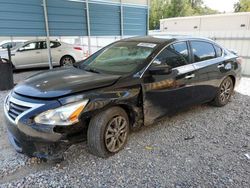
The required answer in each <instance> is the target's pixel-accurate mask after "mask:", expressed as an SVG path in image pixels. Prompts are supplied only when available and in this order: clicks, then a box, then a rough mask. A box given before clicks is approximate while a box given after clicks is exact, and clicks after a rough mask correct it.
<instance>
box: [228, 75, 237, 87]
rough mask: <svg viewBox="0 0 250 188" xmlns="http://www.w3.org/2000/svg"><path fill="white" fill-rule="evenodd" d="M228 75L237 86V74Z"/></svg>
mask: <svg viewBox="0 0 250 188" xmlns="http://www.w3.org/2000/svg"><path fill="white" fill-rule="evenodd" d="M228 77H230V78H231V79H232V81H233V85H234V87H235V84H236V78H235V76H234V75H228Z"/></svg>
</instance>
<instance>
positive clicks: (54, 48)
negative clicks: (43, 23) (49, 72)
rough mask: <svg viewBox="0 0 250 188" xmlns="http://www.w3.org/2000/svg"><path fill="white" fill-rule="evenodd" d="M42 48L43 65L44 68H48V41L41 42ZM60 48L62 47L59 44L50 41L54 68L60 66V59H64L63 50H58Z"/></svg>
mask: <svg viewBox="0 0 250 188" xmlns="http://www.w3.org/2000/svg"><path fill="white" fill-rule="evenodd" d="M40 46H41V54H42V61H43V64H44V66H48V65H49V64H48V62H49V60H48V50H47V43H46V41H41V43H40ZM59 46H61V44H60V43H59V42H54V41H50V49H51V58H52V64H53V65H54V66H55V65H59V63H60V58H61V57H62V55H61V54H62V52H61V49H59V48H58V47H59Z"/></svg>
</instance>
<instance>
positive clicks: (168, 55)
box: [152, 42, 188, 68]
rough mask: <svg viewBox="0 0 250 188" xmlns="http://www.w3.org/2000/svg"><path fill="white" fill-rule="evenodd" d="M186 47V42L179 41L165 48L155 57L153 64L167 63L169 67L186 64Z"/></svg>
mask: <svg viewBox="0 0 250 188" xmlns="http://www.w3.org/2000/svg"><path fill="white" fill-rule="evenodd" d="M186 58H187V59H188V49H187V44H186V42H180V43H176V44H173V45H170V46H168V47H167V48H165V49H164V50H163V51H162V52H161V53H160V54H159V55H158V56H157V57H156V59H155V61H154V63H153V64H152V65H153V66H157V65H164V64H165V65H168V66H170V67H171V68H175V67H179V66H183V65H186V64H188V61H187V60H186Z"/></svg>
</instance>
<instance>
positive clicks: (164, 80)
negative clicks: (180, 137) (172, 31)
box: [143, 41, 195, 125]
mask: <svg viewBox="0 0 250 188" xmlns="http://www.w3.org/2000/svg"><path fill="white" fill-rule="evenodd" d="M189 62H190V50H189V48H188V45H187V42H185V41H183V42H176V43H174V44H171V45H169V46H167V47H166V48H165V49H164V50H163V51H162V52H160V54H159V55H157V56H156V58H154V60H153V62H152V64H151V65H150V66H149V68H148V70H147V71H146V72H145V74H144V76H143V92H144V100H143V102H144V104H143V107H144V123H145V124H146V125H147V124H151V123H152V122H153V121H154V120H155V119H157V118H161V117H162V116H164V115H166V114H172V113H174V112H176V111H178V110H180V109H182V108H183V107H187V106H189V105H190V104H192V100H193V79H194V77H195V74H194V72H195V69H194V67H193V65H192V64H189ZM161 67H168V68H166V70H167V71H161ZM157 69H159V71H158V72H157V71H156V72H155V70H157ZM163 69H164V68H163Z"/></svg>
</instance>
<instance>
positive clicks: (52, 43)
mask: <svg viewBox="0 0 250 188" xmlns="http://www.w3.org/2000/svg"><path fill="white" fill-rule="evenodd" d="M59 46H61V44H60V43H59V42H51V41H50V48H57V47H59ZM40 48H41V49H46V48H47V43H46V41H43V42H41V43H40Z"/></svg>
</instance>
